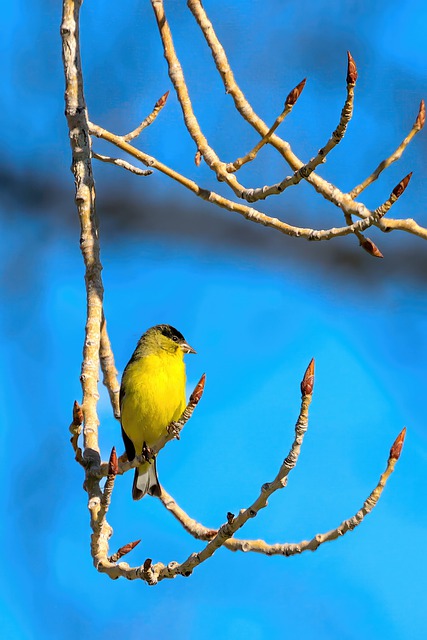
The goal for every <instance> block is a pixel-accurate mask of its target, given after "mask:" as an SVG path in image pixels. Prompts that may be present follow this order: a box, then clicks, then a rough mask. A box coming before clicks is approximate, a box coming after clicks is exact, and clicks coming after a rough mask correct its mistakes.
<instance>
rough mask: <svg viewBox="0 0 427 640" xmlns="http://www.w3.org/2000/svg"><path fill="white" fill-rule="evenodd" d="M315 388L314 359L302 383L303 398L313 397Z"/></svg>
mask: <svg viewBox="0 0 427 640" xmlns="http://www.w3.org/2000/svg"><path fill="white" fill-rule="evenodd" d="M313 387H314V358H312V359H311V361H310V364H309V365H308V367H307V369H306V372H305V374H304V378H303V379H302V382H301V393H302V395H303V396H311V394H312V393H313Z"/></svg>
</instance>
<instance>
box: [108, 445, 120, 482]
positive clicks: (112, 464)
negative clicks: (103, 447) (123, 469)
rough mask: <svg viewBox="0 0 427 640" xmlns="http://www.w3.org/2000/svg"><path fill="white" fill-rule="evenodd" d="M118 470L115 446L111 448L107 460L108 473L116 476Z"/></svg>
mask: <svg viewBox="0 0 427 640" xmlns="http://www.w3.org/2000/svg"><path fill="white" fill-rule="evenodd" d="M118 472H119V463H118V461H117V454H116V447H113V448H112V449H111V453H110V460H109V461H108V475H109V476H116V475H117V474H118Z"/></svg>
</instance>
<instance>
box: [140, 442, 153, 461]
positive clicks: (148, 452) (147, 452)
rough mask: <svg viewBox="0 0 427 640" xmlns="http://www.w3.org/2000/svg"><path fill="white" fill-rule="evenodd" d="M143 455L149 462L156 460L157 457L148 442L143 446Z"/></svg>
mask: <svg viewBox="0 0 427 640" xmlns="http://www.w3.org/2000/svg"><path fill="white" fill-rule="evenodd" d="M142 455H143V456H144V458H145V460H146V461H147V462H150V460H154V458H155V457H156V456H155V454H154V453H153V452H152V451H151V449H150V447H149V446H148V444H147V443H146V442H144V444H143V445H142Z"/></svg>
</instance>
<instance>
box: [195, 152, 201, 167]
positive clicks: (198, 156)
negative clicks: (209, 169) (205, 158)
mask: <svg viewBox="0 0 427 640" xmlns="http://www.w3.org/2000/svg"><path fill="white" fill-rule="evenodd" d="M201 161H202V154H201V153H200V151H199V150H198V149H197V151H196V155H195V156H194V164H195V165H196V167H200V163H201Z"/></svg>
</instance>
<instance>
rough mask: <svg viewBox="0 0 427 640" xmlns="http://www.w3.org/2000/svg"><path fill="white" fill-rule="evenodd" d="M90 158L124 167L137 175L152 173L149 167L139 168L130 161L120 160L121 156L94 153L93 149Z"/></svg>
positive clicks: (149, 174)
mask: <svg viewBox="0 0 427 640" xmlns="http://www.w3.org/2000/svg"><path fill="white" fill-rule="evenodd" d="M123 139H125V138H123ZM92 158H95V160H100V161H101V162H109V163H110V164H115V165H116V166H117V167H121V168H122V169H126V170H127V171H130V172H131V173H135V174H136V175H137V176H151V174H152V173H153V172H152V171H150V170H149V169H139V167H134V166H133V164H130V162H126V160H122V159H121V158H111V157H110V156H103V155H101V154H100V153H95V152H94V151H92Z"/></svg>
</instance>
